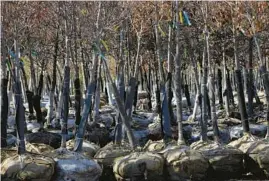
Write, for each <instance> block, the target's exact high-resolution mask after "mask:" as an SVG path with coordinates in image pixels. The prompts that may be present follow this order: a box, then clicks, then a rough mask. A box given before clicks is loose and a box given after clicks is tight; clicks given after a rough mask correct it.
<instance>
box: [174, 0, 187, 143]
mask: <svg viewBox="0 0 269 181" xmlns="http://www.w3.org/2000/svg"><path fill="white" fill-rule="evenodd" d="M178 13H179V10H178V1H176V20H178ZM179 35H180V30H179V26H177V29H176V56H175V59H174V62H175V75H174V87H175V91H174V94H175V99H176V107H177V110H176V114H177V123H178V144H182V143H185V141H184V138H183V126H182V95H181V58H180V55H179V43H180V40H179Z"/></svg>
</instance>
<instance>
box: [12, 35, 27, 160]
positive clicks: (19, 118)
mask: <svg viewBox="0 0 269 181" xmlns="http://www.w3.org/2000/svg"><path fill="white" fill-rule="evenodd" d="M15 51H16V56H15V59H16V79H15V80H16V83H15V87H14V88H15V105H16V118H15V119H16V126H17V135H18V137H17V139H18V154H19V155H21V154H24V153H25V141H24V127H25V112H24V107H23V102H22V97H21V95H22V91H21V82H20V69H21V68H20V60H19V45H18V42H17V40H15Z"/></svg>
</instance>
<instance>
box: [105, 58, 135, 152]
mask: <svg viewBox="0 0 269 181" xmlns="http://www.w3.org/2000/svg"><path fill="white" fill-rule="evenodd" d="M103 58H104V57H103ZM106 61H107V60H103V62H104V65H105V68H106V73H107V78H108V82H109V83H110V85H111V87H112V92H113V94H114V95H115V100H116V103H117V109H118V110H119V112H120V115H121V119H122V122H123V125H124V127H125V130H126V134H127V137H128V140H129V143H130V146H131V148H132V149H135V147H136V145H137V143H136V140H135V137H134V134H133V132H132V130H131V125H130V122H131V117H130V116H128V115H127V114H126V111H125V108H124V105H123V103H122V101H121V99H120V95H119V92H118V91H117V87H116V85H115V83H113V81H112V78H111V75H110V73H109V69H108V66H107V64H106Z"/></svg>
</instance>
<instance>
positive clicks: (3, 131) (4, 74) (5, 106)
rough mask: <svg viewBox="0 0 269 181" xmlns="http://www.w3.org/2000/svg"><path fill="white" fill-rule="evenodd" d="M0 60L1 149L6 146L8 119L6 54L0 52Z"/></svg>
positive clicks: (3, 51)
mask: <svg viewBox="0 0 269 181" xmlns="http://www.w3.org/2000/svg"><path fill="white" fill-rule="evenodd" d="M3 49H4V48H3ZM2 53H3V55H2V57H1V58H2V59H1V77H2V79H1V102H2V104H1V148H3V147H6V146H7V118H8V95H7V85H8V76H7V67H6V52H5V49H4V50H2Z"/></svg>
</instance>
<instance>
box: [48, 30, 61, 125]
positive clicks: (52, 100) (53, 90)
mask: <svg viewBox="0 0 269 181" xmlns="http://www.w3.org/2000/svg"><path fill="white" fill-rule="evenodd" d="M58 49H59V41H58V31H57V33H56V40H55V47H54V54H53V70H52V84H51V89H50V93H49V100H50V102H49V104H50V105H49V110H48V119H47V126H48V127H50V126H51V120H52V118H53V113H54V106H53V102H54V93H55V87H56V66H57V56H58Z"/></svg>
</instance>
